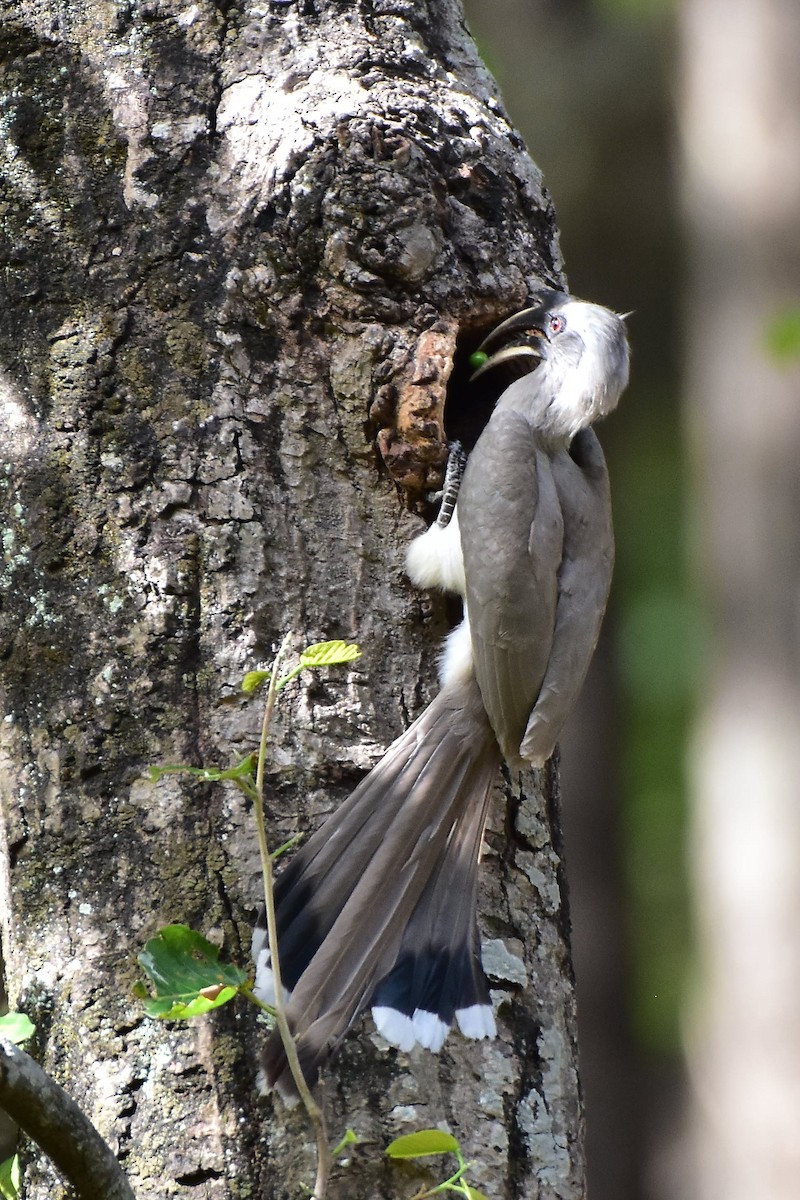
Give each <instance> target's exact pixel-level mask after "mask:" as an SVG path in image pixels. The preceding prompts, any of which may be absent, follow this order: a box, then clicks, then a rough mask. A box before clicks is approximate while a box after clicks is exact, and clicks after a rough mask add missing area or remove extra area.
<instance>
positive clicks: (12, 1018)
mask: <svg viewBox="0 0 800 1200" xmlns="http://www.w3.org/2000/svg"><path fill="white" fill-rule="evenodd" d="M35 1029H36V1026H35V1025H34V1024H33V1022H32V1021H30V1020H29V1019H28V1018H27V1017H26V1016H25V1013H18V1012H10V1013H6V1015H5V1016H4V1017H0V1037H5V1038H8V1039H9V1041H11V1042H13V1043H14V1045H15V1046H18V1045H19V1044H20V1042H24V1041H26V1040H27V1038H29V1037H30V1036H31V1034H32V1033H33V1032H34V1030H35Z"/></svg>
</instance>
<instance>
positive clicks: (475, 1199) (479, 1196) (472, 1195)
mask: <svg viewBox="0 0 800 1200" xmlns="http://www.w3.org/2000/svg"><path fill="white" fill-rule="evenodd" d="M464 1187H465V1188H466V1189H467V1195H468V1196H469V1200H489V1197H488V1196H486V1195H485V1194H484V1193H483V1192H479V1191H478V1189H477V1188H474V1187H470V1186H469V1184H468V1183H465V1184H464Z"/></svg>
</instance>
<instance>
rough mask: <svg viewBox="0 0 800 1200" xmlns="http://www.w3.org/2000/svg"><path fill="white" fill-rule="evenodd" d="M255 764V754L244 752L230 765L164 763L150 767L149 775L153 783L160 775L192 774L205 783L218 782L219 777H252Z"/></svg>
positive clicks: (235, 778) (234, 778)
mask: <svg viewBox="0 0 800 1200" xmlns="http://www.w3.org/2000/svg"><path fill="white" fill-rule="evenodd" d="M255 764H256V756H255V754H246V755H245V757H244V758H242V759H240V761H239V762H238V763H235V764H234V765H233V766H232V767H189V766H187V765H186V764H185V763H164V764H163V765H162V766H160V767H151V768H150V771H149V775H150V778H151V779H152V780H153V782H154V783H158V781H159V779H160V778H161V776H162V775H193V776H194V777H195V778H196V779H203V780H204V781H205V782H206V783H219V781H220V780H221V779H233V780H237V779H245V778H252V777H253V773H254V771H255Z"/></svg>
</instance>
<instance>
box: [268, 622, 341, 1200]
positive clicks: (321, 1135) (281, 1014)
mask: <svg viewBox="0 0 800 1200" xmlns="http://www.w3.org/2000/svg"><path fill="white" fill-rule="evenodd" d="M289 636H290V635H289V634H288V633H287V634H286V636H285V637H284V639H283V641H282V642H281V644H280V647H279V649H278V652H277V654H276V655H275V659H274V662H273V664H272V674H271V675H270V681H269V691H268V692H267V699H266V703H265V705H264V719H263V721H262V723H261V740H260V742H259V746H258V766H257V768H256V791H255V796H254V802H253V808H254V812H255V819H256V829H257V831H258V849H259V853H260V855H261V874H262V877H263V880H264V906H265V909H266V915H267V939H268V941H269V952H270V966H271V968H272V978H273V981H274V985H275V1026H276V1028H277V1030H278V1033H279V1034H280V1039H281V1042H282V1043H283V1049H284V1051H285V1053H286V1061H287V1064H288V1067H289V1070H290V1072H291V1075H292V1079H293V1080H294V1083H295V1087H296V1088H297V1091H298V1094H299V1096H300V1099H301V1100H302V1102H303V1106H304V1108H305V1110H306V1112H307V1113H308V1117H309V1120H310V1121H311V1124H312V1126H313V1128H314V1136H315V1138H316V1142H317V1178H316V1180H315V1183H314V1197H315V1200H325V1195H326V1193H327V1190H328V1179H329V1177H330V1172H331V1152H330V1149H329V1147H328V1131H327V1129H326V1127H325V1114H324V1113H323V1111H322V1109H321V1108H320V1106H319V1105H318V1104H317V1102H316V1100H315V1099H314V1097H313V1096H312V1094H311V1090H310V1088H309V1086H308V1084H307V1083H306V1080H305V1076H304V1075H303V1071H302V1068H301V1066H300V1059H299V1057H298V1054H297V1045H296V1044H295V1040H294V1035H293V1034H292V1031H291V1029H290V1027H289V1022H288V1020H287V1018H286V1006H285V1004H284V999H283V983H282V980H281V968H280V961H279V958H278V924H277V920H276V915H275V886H274V874H273V870H272V855H271V854H270V852H269V845H268V843H267V827H266V821H265V819H264V764H265V761H266V756H267V741H268V738H269V727H270V722H271V720H272V712H273V709H274V708H275V700H276V698H277V695H278V684H279V679H278V667H279V666H280V661H281V658H282V657H283V654H284V652H285V650H286V646H287V644H288V641H289Z"/></svg>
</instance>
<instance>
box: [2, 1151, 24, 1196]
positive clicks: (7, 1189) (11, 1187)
mask: <svg viewBox="0 0 800 1200" xmlns="http://www.w3.org/2000/svg"><path fill="white" fill-rule="evenodd" d="M19 1184H20V1175H19V1155H17V1154H15V1155H14V1157H13V1158H7V1159H6V1161H5V1162H3V1163H0V1196H2V1197H3V1200H17V1197H18V1196H19Z"/></svg>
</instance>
